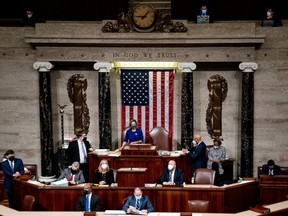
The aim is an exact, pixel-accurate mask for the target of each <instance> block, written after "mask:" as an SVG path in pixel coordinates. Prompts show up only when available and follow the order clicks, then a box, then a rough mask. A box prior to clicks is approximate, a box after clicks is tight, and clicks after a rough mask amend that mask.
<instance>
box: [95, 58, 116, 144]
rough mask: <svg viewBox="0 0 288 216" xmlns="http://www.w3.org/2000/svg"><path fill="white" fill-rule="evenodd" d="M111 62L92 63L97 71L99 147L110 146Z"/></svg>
mask: <svg viewBox="0 0 288 216" xmlns="http://www.w3.org/2000/svg"><path fill="white" fill-rule="evenodd" d="M112 66H113V65H112V64H111V63H109V62H99V63H95V64H94V69H95V70H97V71H99V72H100V73H99V85H98V86H99V141H100V146H99V147H100V148H108V149H110V148H111V144H112V129H111V93H110V74H109V72H110V70H111V69H112Z"/></svg>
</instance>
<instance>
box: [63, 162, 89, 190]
mask: <svg viewBox="0 0 288 216" xmlns="http://www.w3.org/2000/svg"><path fill="white" fill-rule="evenodd" d="M79 167H80V164H79V162H77V161H75V162H73V164H72V166H71V168H68V169H65V170H64V171H63V172H62V173H61V175H60V176H59V178H58V181H59V180H62V179H64V178H66V179H67V181H68V182H69V184H70V185H76V184H83V183H85V178H84V175H83V171H82V170H80V169H79Z"/></svg>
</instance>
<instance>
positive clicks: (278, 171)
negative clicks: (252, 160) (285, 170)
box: [262, 164, 281, 175]
mask: <svg viewBox="0 0 288 216" xmlns="http://www.w3.org/2000/svg"><path fill="white" fill-rule="evenodd" d="M262 173H263V174H264V175H268V174H269V166H268V164H265V165H263V166H262ZM273 175H281V168H280V166H278V165H274V167H273Z"/></svg>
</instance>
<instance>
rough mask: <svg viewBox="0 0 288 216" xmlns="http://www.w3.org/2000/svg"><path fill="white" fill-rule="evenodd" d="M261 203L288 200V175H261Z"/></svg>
mask: <svg viewBox="0 0 288 216" xmlns="http://www.w3.org/2000/svg"><path fill="white" fill-rule="evenodd" d="M259 190H260V203H262V204H271V203H276V202H281V201H284V200H287V198H286V196H287V195H288V175H275V176H267V175H260V177H259Z"/></svg>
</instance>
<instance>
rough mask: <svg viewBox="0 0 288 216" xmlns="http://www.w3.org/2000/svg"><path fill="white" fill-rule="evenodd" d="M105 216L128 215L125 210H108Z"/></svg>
mask: <svg viewBox="0 0 288 216" xmlns="http://www.w3.org/2000/svg"><path fill="white" fill-rule="evenodd" d="M104 214H105V215H118V216H120V215H126V213H125V211H123V210H106V211H105V212H104Z"/></svg>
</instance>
